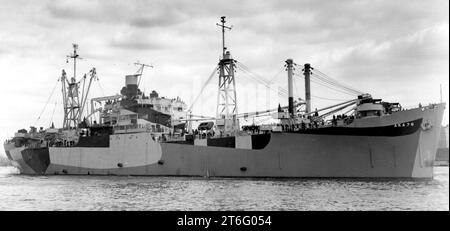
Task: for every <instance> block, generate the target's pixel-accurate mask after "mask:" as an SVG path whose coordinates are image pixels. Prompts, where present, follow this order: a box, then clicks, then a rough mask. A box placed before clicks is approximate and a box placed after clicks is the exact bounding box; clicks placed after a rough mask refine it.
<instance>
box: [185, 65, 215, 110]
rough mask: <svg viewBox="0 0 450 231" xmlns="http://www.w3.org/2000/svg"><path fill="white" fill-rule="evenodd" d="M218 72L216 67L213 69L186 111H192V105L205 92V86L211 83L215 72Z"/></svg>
mask: <svg viewBox="0 0 450 231" xmlns="http://www.w3.org/2000/svg"><path fill="white" fill-rule="evenodd" d="M217 70H218V66H215V67H214V70H213V71H212V73H211V75H209V77H208V79H207V80H206V82H205V83H204V84H203V86H202V88H201V89H200V92H199V93H198V95H197V97H195V99H194V101H192V104H191V106H189V109H188V111H191V110H192V107H193V106H194V104H195V103H196V102H197V100H198V98H199V97H200V96H201V95H202V93H203V91H204V90H205V88H206V86H207V85H208V83H209V82H210V81H211V79H212V78H213V77H214V74H215V73H216V71H217Z"/></svg>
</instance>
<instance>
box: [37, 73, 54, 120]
mask: <svg viewBox="0 0 450 231" xmlns="http://www.w3.org/2000/svg"><path fill="white" fill-rule="evenodd" d="M58 82H59V77H58V80H57V81H56V84H55V86H54V87H53V90H52V92H51V93H50V96H49V97H48V99H47V102H46V103H45V106H44V108H43V109H42V111H41V113H40V114H39V116H38V118H37V119H36V121H35V122H34V125H36V123H37V122H38V121H39V120H40V119H41V116H42V113H44V111H45V108H46V107H47V104H48V103H49V102H50V99H51V98H52V96H53V93H54V92H55V89H56V86H58Z"/></svg>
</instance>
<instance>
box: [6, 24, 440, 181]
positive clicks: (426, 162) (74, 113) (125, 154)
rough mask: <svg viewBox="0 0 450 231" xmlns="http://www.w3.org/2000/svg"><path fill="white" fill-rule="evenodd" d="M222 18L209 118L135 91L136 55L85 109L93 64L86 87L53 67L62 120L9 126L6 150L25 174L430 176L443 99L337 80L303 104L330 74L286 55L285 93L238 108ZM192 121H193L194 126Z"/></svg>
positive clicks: (232, 63) (176, 101)
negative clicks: (369, 89) (328, 97)
mask: <svg viewBox="0 0 450 231" xmlns="http://www.w3.org/2000/svg"><path fill="white" fill-rule="evenodd" d="M225 22H226V21H225V17H222V18H221V24H217V25H218V26H220V27H221V28H222V35H223V37H222V39H223V44H222V46H223V47H222V48H223V53H222V57H221V58H220V60H219V62H218V64H217V67H216V68H215V69H214V72H213V73H212V74H211V76H210V77H209V78H208V80H211V79H213V77H214V76H215V75H216V74H218V76H217V77H218V80H219V81H218V83H219V84H218V95H217V110H216V117H209V116H198V115H194V114H193V111H192V105H191V106H190V107H187V105H186V104H185V103H184V102H183V101H182V100H181V99H180V98H178V97H177V98H165V97H160V96H159V94H158V93H157V92H156V91H152V92H151V93H150V94H149V95H146V94H145V93H143V92H141V90H140V89H139V83H140V78H141V77H142V72H143V70H144V67H145V65H143V64H139V66H140V69H139V70H138V72H137V74H132V75H127V76H125V86H124V87H123V88H122V89H121V91H120V94H117V95H112V96H105V97H99V98H92V99H91V101H90V105H91V107H90V109H89V110H87V109H86V108H87V107H85V105H86V102H87V95H88V93H89V88H90V83H91V82H92V81H93V80H95V79H96V71H95V69H92V70H91V71H90V73H89V76H90V79H89V84H88V86H87V88H86V89H87V90H86V89H85V87H84V86H85V82H86V81H87V77H86V76H85V77H84V79H83V81H82V82H81V81H80V82H77V81H76V76H75V73H76V72H75V71H74V77H73V78H72V79H70V80H68V78H67V77H66V73H65V71H63V74H62V77H61V80H64V81H63V82H64V84H66V85H63V97H64V102H65V104H64V108H65V117H64V123H63V124H64V125H63V128H60V129H56V128H54V127H53V126H52V127H51V128H49V129H47V130H43V129H42V130H40V131H36V129H35V128H32V129H31V130H30V131H29V132H28V131H26V130H19V132H18V133H17V134H16V135H15V137H14V138H13V139H12V140H9V141H7V142H5V145H4V147H5V150H6V153H7V155H8V158H9V159H11V160H13V161H14V162H15V163H16V164H17V166H18V167H19V169H20V170H21V172H22V173H25V174H87V175H90V174H94V175H169V176H208V177H211V176H216V177H405V178H432V177H433V161H434V158H435V154H436V148H437V143H438V138H439V132H440V131H439V130H440V123H441V121H442V116H443V111H444V108H445V104H443V103H440V104H430V105H427V106H419V107H417V108H412V109H405V108H402V106H401V105H400V104H399V103H390V102H385V101H383V100H381V99H375V98H373V97H372V96H371V95H370V94H368V93H364V92H360V91H357V90H355V89H352V88H351V87H348V86H344V85H340V86H342V87H343V88H346V89H347V90H349V91H353V92H354V93H356V94H357V97H355V98H354V99H351V100H348V101H344V102H340V103H338V104H334V105H330V106H327V107H324V108H319V109H314V110H312V108H311V96H312V95H311V88H310V79H311V77H314V76H315V75H318V77H320V78H323V79H324V80H326V81H332V80H330V79H329V78H327V76H326V75H324V74H323V73H321V72H320V71H319V70H317V69H315V68H314V67H313V66H312V65H311V64H309V63H306V64H303V65H299V64H296V63H295V62H294V60H293V59H287V60H286V66H285V68H286V72H287V82H288V90H287V91H286V93H287V101H286V102H284V103H280V104H279V106H278V107H277V108H273V109H267V110H262V111H256V112H245V113H242V112H239V111H238V107H237V105H238V99H237V97H236V83H235V69H239V68H241V69H243V71H248V70H247V68H246V67H245V65H243V64H241V63H240V62H238V61H237V60H235V59H234V58H233V57H232V56H231V52H230V51H229V50H228V49H227V48H226V46H225V29H231V27H228V26H225ZM76 51H77V47H75V46H74V53H73V54H71V55H70V56H69V57H70V58H73V59H74V69H75V68H76V67H75V62H76V59H77V57H78V54H77V53H76ZM147 66H148V65H147ZM300 70H301V71H300ZM316 73H318V74H316ZM299 76H300V77H302V78H304V81H305V99H304V100H303V99H294V94H293V89H294V87H293V79H294V78H297V77H299ZM263 82H264V81H263ZM207 83H208V81H207ZM207 83H205V84H207ZM264 83H266V82H264ZM334 84H338V83H334ZM80 88H81V89H82V90H81V91H80V90H79V89H80ZM80 92H81V94H80ZM200 94H201V92H200ZM80 95H81V97H80ZM195 101H196V100H194V102H195ZM281 104H286V105H287V106H281ZM85 109H86V111H87V112H86V113H84V111H85ZM82 115H83V116H82ZM252 116H253V117H257V116H266V117H270V118H272V119H275V120H276V121H277V122H276V123H267V124H252V125H245V126H240V120H241V119H243V118H248V117H252ZM194 121H196V122H200V124H199V125H198V126H197V127H196V128H195V129H194V128H193V125H192V123H193V122H194Z"/></svg>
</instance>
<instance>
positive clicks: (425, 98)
mask: <svg viewBox="0 0 450 231" xmlns="http://www.w3.org/2000/svg"><path fill="white" fill-rule="evenodd" d="M448 8H449V6H448V0H430V1H424V0H404V1H400V0H396V1H392V0H386V1H376V0H367V1H365V0H335V1H332V0H326V1H325V0H323V1H320V0H314V1H313V0H301V1H259V0H257V1H232V0H227V1H167V0H162V1H154V0H148V1H133V0H131V1H114V0H104V1H100V0H92V1H89V0H85V1H78V0H77V1H73V0H70V1H52V0H40V1H24V0H0V28H1V31H0V70H1V75H0V76H1V77H0V80H1V82H0V92H1V93H0V94H1V100H2V104H1V105H2V109H1V112H2V113H1V120H0V123H1V124H0V129H1V134H0V136H1V137H2V138H6V136H7V135H8V136H12V135H13V133H14V132H15V131H16V130H18V129H20V128H26V129H28V128H29V126H30V125H33V124H35V125H36V126H45V127H46V126H48V125H49V124H50V121H51V120H53V121H55V124H56V125H57V126H61V124H62V121H61V120H62V106H61V87H60V85H58V86H57V88H56V90H55V92H54V94H53V96H52V97H51V98H50V103H49V105H47V107H46V108H45V110H44V113H43V115H42V117H41V119H40V120H38V122H37V123H36V120H37V118H38V116H39V114H40V113H41V111H42V110H43V108H44V106H45V104H46V102H47V100H48V98H49V96H50V93H51V91H52V89H53V88H54V86H55V84H56V81H57V79H58V77H59V76H60V74H61V70H62V69H65V70H66V71H67V72H68V73H72V66H71V65H72V63H71V62H69V63H66V58H65V57H66V55H68V54H69V53H70V52H71V50H72V43H78V44H79V54H80V55H81V56H82V57H83V58H84V59H83V60H81V61H80V62H79V69H78V73H86V72H88V71H89V69H90V68H92V67H96V69H97V74H98V76H99V79H100V81H99V82H98V83H94V84H93V85H92V89H91V90H92V94H91V96H92V97H94V96H103V95H113V94H116V93H118V92H119V91H120V89H121V87H122V86H123V85H124V82H125V80H124V76H125V75H126V74H131V73H134V72H135V71H136V69H137V68H136V66H134V65H133V63H134V62H136V61H141V62H143V63H148V64H152V65H154V68H153V69H146V70H145V71H144V78H143V80H142V84H141V89H142V90H145V92H146V93H149V91H150V90H153V89H155V90H157V91H158V92H159V93H160V95H164V96H167V97H177V96H180V97H181V98H182V99H183V100H184V101H185V102H186V103H187V104H188V105H189V104H190V103H191V102H192V101H193V99H194V98H195V96H196V95H197V93H198V91H199V89H200V88H201V86H202V84H203V82H204V81H206V79H207V78H208V76H209V75H210V73H211V72H212V70H213V68H214V67H215V66H216V64H217V62H218V60H219V56H220V54H221V34H220V28H218V27H217V26H216V25H215V24H216V23H217V22H219V20H220V16H227V21H228V22H227V24H228V25H230V26H231V25H232V26H233V28H232V30H231V31H227V33H226V43H227V47H228V48H229V50H230V51H231V53H232V55H233V57H234V58H235V59H237V60H238V61H239V62H240V63H243V64H245V65H246V66H247V67H248V68H249V69H250V70H251V71H252V72H253V73H255V74H258V75H260V76H262V77H264V78H266V79H268V80H273V81H274V82H275V83H276V84H279V85H280V86H283V87H285V88H286V79H287V77H286V72H285V71H284V69H283V68H284V67H283V65H284V61H285V60H286V59H287V58H293V59H294V62H296V63H297V64H299V65H302V64H304V63H305V62H308V63H311V65H312V66H313V67H315V68H317V69H318V70H320V71H321V72H324V73H326V74H327V75H328V76H330V77H332V78H334V79H336V80H338V81H339V82H342V83H345V84H347V85H351V86H352V87H353V88H356V89H359V90H361V91H364V92H368V93H370V94H372V96H374V97H375V98H382V99H384V100H386V101H395V102H400V103H401V104H402V105H403V106H414V105H417V104H418V103H422V104H428V103H435V102H439V84H442V89H443V100H444V101H448V89H449V84H448V75H449V64H448V62H449V10H448ZM242 75H243V73H242V72H238V73H237V74H236V82H237V90H238V101H239V104H238V106H239V112H246V111H255V110H263V109H266V108H267V107H274V106H276V105H278V103H281V104H282V105H286V104H287V102H286V99H285V98H283V97H277V94H276V93H275V94H270V95H269V96H267V92H268V91H267V90H266V88H264V87H263V86H261V85H258V84H256V83H255V82H252V81H251V80H249V78H248V77H245V76H242ZM295 81H296V87H295V88H294V91H295V96H296V97H301V98H304V91H303V81H304V80H303V79H301V78H300V77H297V78H296V80H295ZM272 93H273V92H272ZM216 94H217V78H215V79H214V80H213V81H212V82H211V83H210V84H209V85H208V87H207V89H206V91H205V93H204V94H203V95H202V97H200V99H199V101H198V103H197V104H198V105H197V104H196V105H195V107H194V110H196V111H197V112H198V113H196V114H205V115H214V114H215V104H216V99H217V98H216V97H217V96H216ZM312 94H313V95H314V96H315V97H313V98H312V99H313V103H312V104H313V108H314V107H317V108H320V107H321V106H325V105H329V104H334V103H337V102H338V101H332V100H325V99H321V98H318V97H322V98H328V99H336V100H344V99H351V98H352V97H351V96H349V95H346V94H343V93H341V92H338V91H333V90H330V89H328V88H323V87H322V86H320V85H317V84H315V83H313V84H312ZM55 105H56V107H55ZM53 111H54V113H53ZM52 118H53V119H52ZM444 123H445V124H447V123H448V111H447V112H446V115H445V119H444Z"/></svg>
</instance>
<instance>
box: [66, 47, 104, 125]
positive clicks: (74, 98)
mask: <svg viewBox="0 0 450 231" xmlns="http://www.w3.org/2000/svg"><path fill="white" fill-rule="evenodd" d="M72 46H73V53H72V54H69V55H67V58H71V59H73V77H72V78H70V81H69V80H68V78H67V74H66V71H65V70H62V75H61V84H62V94H63V102H64V103H63V105H64V121H63V129H76V128H77V127H78V124H79V123H80V122H81V115H82V113H83V110H84V106H85V104H86V101H87V97H88V95H89V89H90V87H91V83H92V80H95V79H97V76H96V70H95V68H92V70H91V71H90V72H89V73H90V79H89V85H88V87H87V89H85V88H84V87H85V83H86V75H84V77H83V78H82V80H83V89H82V92H81V99H80V81H77V79H76V74H77V72H76V67H77V64H76V63H77V59H81V58H80V56H79V55H78V53H77V50H78V44H75V43H74V44H72ZM67 62H69V60H67Z"/></svg>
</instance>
